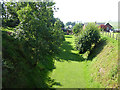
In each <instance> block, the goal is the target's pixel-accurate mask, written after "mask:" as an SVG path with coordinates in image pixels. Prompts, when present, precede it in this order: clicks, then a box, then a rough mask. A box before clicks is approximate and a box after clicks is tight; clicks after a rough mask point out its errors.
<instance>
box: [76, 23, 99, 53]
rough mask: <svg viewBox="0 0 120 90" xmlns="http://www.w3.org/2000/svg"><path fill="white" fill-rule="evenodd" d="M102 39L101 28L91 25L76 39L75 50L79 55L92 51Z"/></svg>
mask: <svg viewBox="0 0 120 90" xmlns="http://www.w3.org/2000/svg"><path fill="white" fill-rule="evenodd" d="M99 39H100V32H99V28H98V27H97V26H96V25H95V24H94V23H89V24H88V25H87V26H86V28H85V30H83V31H82V32H81V33H80V34H79V35H78V36H77V37H76V39H75V45H76V46H75V48H76V49H77V50H79V53H80V54H82V53H85V52H86V51H90V50H91V48H92V45H93V44H94V45H96V44H97V43H98V42H99Z"/></svg>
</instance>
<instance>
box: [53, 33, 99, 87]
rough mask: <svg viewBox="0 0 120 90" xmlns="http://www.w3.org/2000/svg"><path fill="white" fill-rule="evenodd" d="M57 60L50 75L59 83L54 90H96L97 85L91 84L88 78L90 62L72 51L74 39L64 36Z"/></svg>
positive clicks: (90, 79)
mask: <svg viewBox="0 0 120 90" xmlns="http://www.w3.org/2000/svg"><path fill="white" fill-rule="evenodd" d="M65 37H66V38H65V39H66V41H65V42H64V43H63V45H62V48H61V53H60V54H59V55H58V58H57V59H59V60H57V61H56V62H55V65H56V69H55V70H54V71H53V72H52V73H51V77H52V78H53V79H55V81H56V82H59V83H60V85H54V86H53V87H54V88H90V87H94V88H98V87H100V85H99V83H96V82H93V81H92V78H91V76H90V72H89V71H90V70H89V66H90V64H91V61H87V60H86V59H84V58H83V57H82V56H81V55H79V54H78V51H75V50H74V49H73V46H74V37H73V36H72V35H66V36H65Z"/></svg>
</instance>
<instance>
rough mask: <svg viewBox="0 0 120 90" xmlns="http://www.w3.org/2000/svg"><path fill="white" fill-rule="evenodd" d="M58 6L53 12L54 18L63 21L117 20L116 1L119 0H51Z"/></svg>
mask: <svg viewBox="0 0 120 90" xmlns="http://www.w3.org/2000/svg"><path fill="white" fill-rule="evenodd" d="M53 1H54V2H55V3H56V4H55V6H56V7H57V8H59V10H58V11H57V12H54V16H55V17H56V18H60V19H61V21H63V22H64V23H66V22H68V21H72V22H73V21H76V22H77V21H79V22H82V23H84V22H95V21H96V22H110V21H111V22H117V21H118V2H119V1H120V0H53Z"/></svg>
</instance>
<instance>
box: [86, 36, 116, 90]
mask: <svg viewBox="0 0 120 90" xmlns="http://www.w3.org/2000/svg"><path fill="white" fill-rule="evenodd" d="M88 60H92V63H91V65H90V68H91V70H90V71H91V76H92V78H93V79H92V80H93V81H97V82H100V84H101V85H102V87H103V88H117V87H118V42H117V41H116V40H114V39H113V38H110V37H105V36H102V39H101V41H100V42H99V44H98V45H97V46H96V47H95V48H94V49H93V50H92V51H91V53H90V55H89V57H88Z"/></svg>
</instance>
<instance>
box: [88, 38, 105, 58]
mask: <svg viewBox="0 0 120 90" xmlns="http://www.w3.org/2000/svg"><path fill="white" fill-rule="evenodd" d="M105 45H106V39H105V38H103V39H101V40H100V42H99V43H98V44H97V45H96V46H95V47H94V48H93V49H92V50H91V51H90V54H89V55H88V58H87V60H92V59H93V58H94V57H96V56H97V55H98V54H99V53H100V52H101V51H102V50H103V48H104V46H105Z"/></svg>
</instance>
